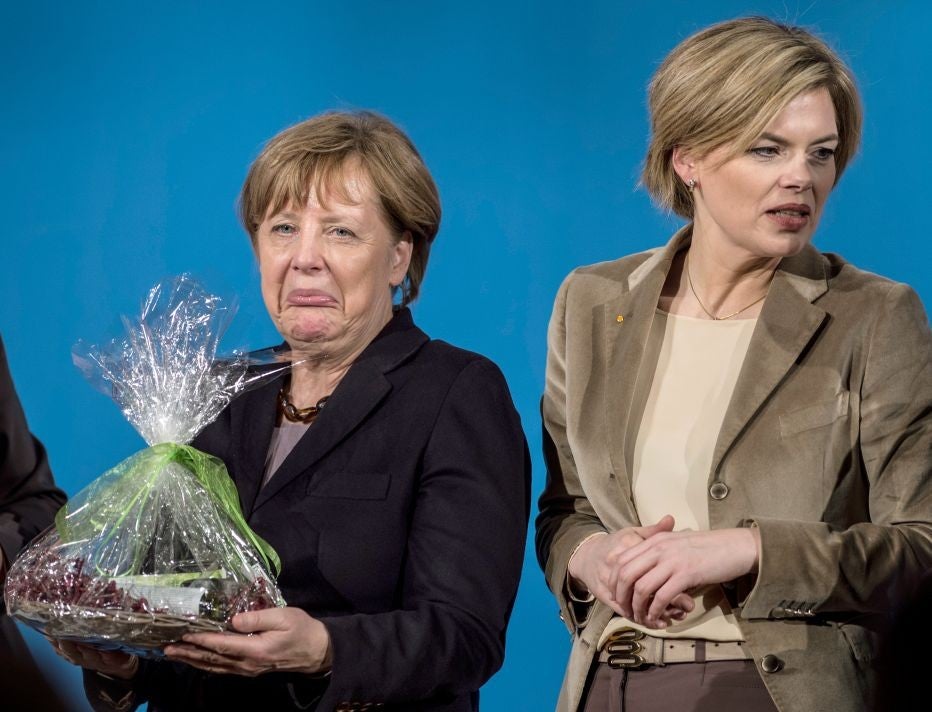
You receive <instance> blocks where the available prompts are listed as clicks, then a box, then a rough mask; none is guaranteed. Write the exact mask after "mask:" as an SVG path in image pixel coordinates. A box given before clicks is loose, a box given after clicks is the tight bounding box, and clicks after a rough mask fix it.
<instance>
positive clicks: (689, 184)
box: [686, 178, 696, 193]
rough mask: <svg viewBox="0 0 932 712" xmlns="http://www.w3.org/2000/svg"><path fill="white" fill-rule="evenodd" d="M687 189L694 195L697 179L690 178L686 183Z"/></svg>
mask: <svg viewBox="0 0 932 712" xmlns="http://www.w3.org/2000/svg"><path fill="white" fill-rule="evenodd" d="M686 187H687V188H689V192H690V193H692V192H693V188H695V187H696V179H695V178H690V179H689V180H688V181H686Z"/></svg>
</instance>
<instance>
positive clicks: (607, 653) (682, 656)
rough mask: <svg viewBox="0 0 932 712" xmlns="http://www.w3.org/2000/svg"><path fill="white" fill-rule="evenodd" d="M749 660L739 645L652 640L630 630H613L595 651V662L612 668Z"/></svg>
mask: <svg viewBox="0 0 932 712" xmlns="http://www.w3.org/2000/svg"><path fill="white" fill-rule="evenodd" d="M750 659H751V654H750V653H749V652H748V650H747V647H746V646H745V645H744V643H742V642H732V643H717V642H715V641H712V640H702V639H699V638H654V637H653V636H649V635H646V634H645V633H644V632H643V631H640V630H636V629H634V628H621V629H619V630H616V631H615V632H614V633H612V634H611V635H610V636H609V637H608V640H606V641H605V645H604V646H602V650H600V651H599V662H600V663H607V664H608V665H609V667H612V668H640V667H643V666H645V665H670V664H672V663H703V662H710V661H715V660H750Z"/></svg>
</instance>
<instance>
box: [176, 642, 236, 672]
mask: <svg viewBox="0 0 932 712" xmlns="http://www.w3.org/2000/svg"><path fill="white" fill-rule="evenodd" d="M164 653H165V656H166V657H170V658H171V659H173V660H179V661H181V662H186V663H195V662H197V663H201V664H203V665H213V666H222V667H231V666H233V665H235V664H236V663H238V662H240V661H239V659H238V658H234V657H233V656H230V655H225V654H223V653H219V652H217V651H215V650H209V649H207V648H200V647H198V646H196V645H186V644H184V643H180V644H179V643H176V644H174V645H169V646H167V647H166V648H165V650H164Z"/></svg>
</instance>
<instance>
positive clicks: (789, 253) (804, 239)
mask: <svg viewBox="0 0 932 712" xmlns="http://www.w3.org/2000/svg"><path fill="white" fill-rule="evenodd" d="M811 241H812V234H811V233H807V234H805V235H801V234H788V235H787V234H784V235H776V236H773V237H770V238H769V239H767V240H765V241H764V242H763V244H761V248H762V249H761V252H762V253H763V254H762V255H761V256H762V257H794V256H795V255H798V254H799V253H800V252H802V251H803V249H804V248H805V247H806V245H808V244H809V243H810V242H811Z"/></svg>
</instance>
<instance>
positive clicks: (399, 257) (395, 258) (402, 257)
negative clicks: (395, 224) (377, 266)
mask: <svg viewBox="0 0 932 712" xmlns="http://www.w3.org/2000/svg"><path fill="white" fill-rule="evenodd" d="M413 251H414V239H413V238H412V237H411V233H410V232H409V231H407V230H405V233H404V234H403V235H402V236H401V238H399V240H398V241H397V242H396V243H395V244H394V245H393V246H392V254H391V259H392V274H391V278H390V279H389V283H390V284H391V285H392V286H393V287H397V286H399V285H400V284H401V283H402V282H404V279H405V275H406V274H408V265H410V264H411V254H412V252H413Z"/></svg>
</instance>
